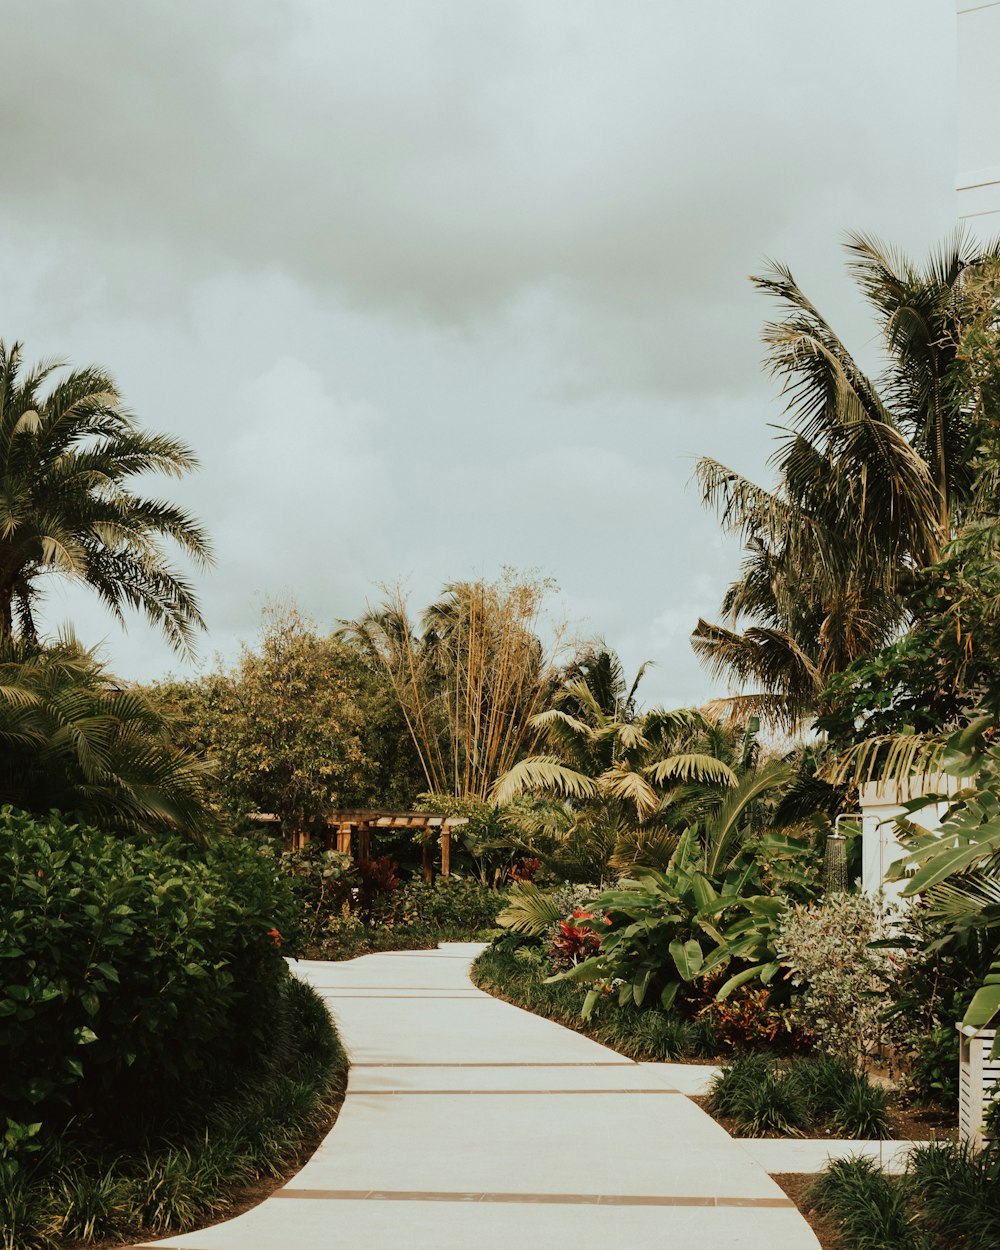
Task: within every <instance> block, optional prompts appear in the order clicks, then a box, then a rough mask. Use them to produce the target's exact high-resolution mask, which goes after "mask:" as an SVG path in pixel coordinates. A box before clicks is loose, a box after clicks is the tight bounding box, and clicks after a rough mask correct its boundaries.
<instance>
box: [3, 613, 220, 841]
mask: <svg viewBox="0 0 1000 1250" xmlns="http://www.w3.org/2000/svg"><path fill="white" fill-rule="evenodd" d="M211 776H212V765H211V764H210V763H208V762H207V761H206V760H205V759H204V758H203V756H202V754H201V753H200V752H198V751H193V750H188V749H185V748H183V747H179V746H177V745H176V743H175V742H174V740H173V733H172V726H171V724H170V722H169V719H168V718H167V717H165V716H163V715H161V714H160V713H159V712H158V711H157V710H156V709H155V707H154V706H153V704H152V703H151V702H150V701H149V700H148V699H147V698H146V697H145V695H143V694H142V692H141V691H138V690H134V689H132V690H130V689H123V688H122V687H120V686H119V685H118V684H117V682H116V681H115V679H114V678H113V677H112V676H110V675H109V674H108V673H106V672H105V671H104V670H103V669H102V668H101V666H100V665H99V664H98V662H97V661H96V659H95V658H94V654H93V652H91V651H87V650H85V649H84V648H82V647H81V646H80V645H79V644H78V643H77V642H76V641H75V640H74V639H73V638H72V637H69V636H67V637H63V638H61V639H59V640H58V641H57V642H56V643H54V644H53V645H52V646H48V647H38V646H35V645H33V644H31V643H29V642H26V641H25V640H23V639H14V640H10V639H8V640H5V641H0V806H2V805H3V804H6V803H9V804H11V805H13V806H14V807H18V808H22V809H23V810H25V811H31V812H35V813H38V814H39V815H44V814H45V813H46V812H49V811H51V810H52V809H53V808H58V809H59V810H61V811H63V812H68V813H73V814H75V815H78V816H80V817H82V818H83V819H85V820H88V821H90V822H92V823H94V824H99V825H100V827H101V828H103V829H108V830H113V831H115V832H118V833H123V834H134V833H160V834H162V833H182V834H185V835H187V836H190V837H194V838H196V839H204V838H205V837H206V836H207V835H208V834H209V833H210V832H211V831H212V830H213V829H214V826H215V823H216V821H215V817H214V816H213V815H212V813H211V811H210V809H209V805H208V788H209V781H210V778H211Z"/></svg>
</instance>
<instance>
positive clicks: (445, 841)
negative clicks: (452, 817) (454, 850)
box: [441, 828, 451, 881]
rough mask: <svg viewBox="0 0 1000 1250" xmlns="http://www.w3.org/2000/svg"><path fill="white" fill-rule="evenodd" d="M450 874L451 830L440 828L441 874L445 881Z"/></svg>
mask: <svg viewBox="0 0 1000 1250" xmlns="http://www.w3.org/2000/svg"><path fill="white" fill-rule="evenodd" d="M450 875H451V830H449V829H447V828H445V829H442V830H441V876H442V877H444V879H445V881H447V880H448V878H449V876H450Z"/></svg>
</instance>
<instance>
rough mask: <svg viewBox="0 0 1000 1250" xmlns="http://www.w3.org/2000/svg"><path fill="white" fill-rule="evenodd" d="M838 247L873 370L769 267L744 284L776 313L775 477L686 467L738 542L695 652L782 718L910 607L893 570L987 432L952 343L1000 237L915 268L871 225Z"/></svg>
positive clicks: (959, 495)
mask: <svg viewBox="0 0 1000 1250" xmlns="http://www.w3.org/2000/svg"><path fill="white" fill-rule="evenodd" d="M847 246H848V251H849V252H850V254H851V257H852V259H851V263H850V269H851V272H852V274H853V276H854V278H855V280H856V281H857V282H858V284H859V286H860V288H861V291H862V293H863V294H864V296H865V297H866V299H867V300H868V302H869V304H870V305H871V306H872V307H873V309H874V311H875V314H876V317H877V320H878V322H879V327H880V330H881V333H882V338H883V342H884V346H885V349H886V352H887V357H888V363H887V367H886V370H885V372H884V373H883V375H882V376H881V378H879V379H878V380H877V381H873V380H872V379H870V378H868V377H867V376H866V375H865V373H864V372H863V371H862V370H861V368H860V367H859V366H858V364H857V363H856V362H855V360H854V359H853V357H852V356H851V354H850V352H849V351H848V350H847V348H846V347H845V346H844V344H843V342H842V341H841V340H840V339H839V338H838V337H837V335H836V333H835V332H834V330H833V329H832V328H831V327H830V325H829V324H828V323H827V322H826V321H825V320H824V318H823V317H822V316H821V314H820V313H819V311H818V310H817V309H816V308H815V307H814V306H813V304H811V303H810V301H809V300H808V299H807V298H806V296H805V295H804V294H803V292H802V291H801V289H800V288H799V286H798V285H797V283H796V282H795V280H794V278H793V277H792V274H791V273H790V272H789V271H788V270H787V269H786V268H784V267H783V266H780V265H779V266H775V267H774V269H773V270H772V272H770V273H769V274H766V275H764V276H763V277H758V278H755V279H753V281H754V282H755V284H756V285H757V287H758V288H759V289H761V290H763V291H765V292H766V293H768V294H769V295H772V296H773V297H775V298H776V299H777V300H778V301H779V303H780V304H781V305H782V306H783V307H784V309H785V310H786V311H785V316H784V317H783V319H781V320H779V321H775V322H771V323H769V324H768V325H767V326H766V328H765V333H764V341H765V343H766V345H767V350H768V360H769V365H770V369H771V372H772V373H773V374H774V375H775V376H777V377H779V378H781V379H782V381H783V384H784V393H785V394H786V395H787V396H788V408H787V411H788V412H789V414H790V415H791V429H790V430H788V431H787V432H786V433H785V435H784V436H783V437H782V440H781V443H780V445H779V447H778V450H777V451H776V453H775V455H774V456H773V457H772V461H771V463H772V464H773V465H774V467H775V468H776V469H777V472H778V485H777V487H776V488H775V489H774V490H766V489H763V488H761V487H759V486H756V485H754V484H753V483H751V482H749V481H747V480H746V479H745V478H743V477H741V476H740V475H739V474H737V473H735V472H733V471H732V470H731V469H728V468H726V467H725V466H724V465H721V464H719V463H718V462H717V461H714V460H711V459H703V460H701V461H700V462H699V464H698V468H697V478H698V481H699V483H700V485H701V487H702V491H703V497H704V500H705V502H706V503H709V504H711V505H713V506H715V507H716V508H717V509H718V510H719V514H720V518H721V521H722V524H723V526H724V527H725V528H726V529H728V530H730V531H731V532H735V533H738V534H740V535H741V536H742V538H743V540H744V542H745V543H746V547H747V556H746V559H745V561H744V565H743V568H742V571H741V576H740V578H739V580H738V581H737V582H736V583H734V585H733V586H731V587H730V589H729V591H728V592H727V594H726V597H725V600H724V601H723V611H724V612H725V613H726V614H727V616H728V618H729V619H728V621H727V623H726V625H717V624H712V623H709V622H707V621H704V620H702V621H699V622H698V626H697V628H696V629H695V632H694V635H693V638H692V643H693V646H694V649H695V651H696V652H697V653H698V655H699V656H700V657H701V658H702V659H703V660H704V661H705V662H706V664H707V665H708V667H709V668H710V669H711V670H713V671H714V672H716V673H717V674H720V675H726V676H728V677H730V678H733V679H735V681H736V683H737V684H739V685H740V686H742V687H744V688H745V687H746V686H750V687H751V690H750V693H745V694H741V695H738V696H735V697H734V699H733V701H732V707H733V708H734V709H735V710H737V711H738V712H739V714H741V715H746V714H747V713H750V712H752V713H755V714H761V715H765V716H767V717H768V718H769V719H770V720H771V721H772V722H776V723H778V724H781V725H783V726H784V727H786V728H792V727H794V725H795V724H796V723H797V722H798V721H799V720H800V719H801V718H802V717H803V716H806V715H808V714H810V713H811V711H812V710H813V708H814V706H815V701H816V696H817V695H818V693H819V691H820V690H821V689H822V688H823V686H824V685H825V681H826V678H827V677H829V676H830V675H831V674H832V673H834V672H836V671H839V670H840V669H842V668H844V667H846V665H847V664H849V663H850V662H851V661H852V660H854V659H856V658H857V657H858V656H859V655H862V654H865V653H866V652H868V651H871V650H873V649H875V648H878V647H880V646H882V645H884V644H885V643H887V642H888V641H890V640H891V638H892V637H893V636H894V635H895V634H896V633H897V632H898V630H899V629H900V627H901V626H902V625H903V623H904V622H905V620H906V617H907V608H906V601H905V595H904V594H903V588H904V584H905V578H906V576H907V574H908V573H909V572H910V571H912V570H914V569H919V568H922V567H925V566H926V565H928V564H930V563H933V562H934V561H936V560H937V559H938V557H939V555H940V552H941V548H942V546H943V544H944V543H945V542H946V541H947V540H948V538H949V537H950V536H951V532H952V527H953V526H954V524H955V523H956V522H957V521H959V520H960V519H961V518H962V515H963V510H964V509H965V508H966V507H967V506H968V503H969V501H970V497H971V491H972V481H973V471H972V461H973V457H974V454H975V451H976V447H977V443H978V439H979V434H980V432H981V429H982V426H981V421H980V419H979V404H978V402H977V396H976V394H974V393H973V391H974V389H975V388H974V386H973V387H972V388H971V389H970V387H969V386H968V385H966V386H963V385H962V384H961V383H962V378H963V374H962V363H963V362H962V361H961V359H960V341H961V338H962V333H963V325H964V322H965V320H966V319H967V317H968V315H969V308H970V306H969V303H968V300H967V295H966V293H967V290H968V289H969V286H970V279H971V284H975V283H976V282H977V281H979V280H981V278H982V276H983V275H984V274H987V275H989V274H992V275H994V280H995V274H996V262H997V259H998V258H1000V240H997V241H996V242H994V243H991V244H989V245H988V246H987V247H985V248H983V247H979V246H976V245H974V244H973V243H972V242H971V241H970V240H968V239H966V238H965V236H964V235H963V234H962V233H961V232H958V233H957V234H956V235H955V236H954V237H953V238H952V239H951V240H949V241H948V242H947V243H946V244H944V245H943V246H942V247H940V248H939V249H937V250H936V251H935V252H933V253H932V255H931V257H930V260H929V261H928V263H927V265H926V266H925V267H924V268H923V269H918V268H917V267H916V266H915V265H914V264H912V262H910V261H909V260H907V259H906V258H905V257H904V256H902V255H901V254H900V253H898V252H897V251H895V250H894V249H892V248H890V247H887V246H886V245H885V244H883V243H880V242H879V241H878V240H876V239H874V238H871V237H869V236H867V235H862V234H855V235H851V236H850V237H849V241H848V244H847ZM754 686H756V690H754V689H753V687H754Z"/></svg>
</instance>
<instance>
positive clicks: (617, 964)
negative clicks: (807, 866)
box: [563, 767, 787, 1015]
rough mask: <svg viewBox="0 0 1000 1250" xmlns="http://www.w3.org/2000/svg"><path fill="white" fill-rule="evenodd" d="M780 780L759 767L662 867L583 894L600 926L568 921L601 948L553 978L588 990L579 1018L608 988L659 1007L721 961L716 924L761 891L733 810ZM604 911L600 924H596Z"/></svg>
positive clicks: (752, 853)
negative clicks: (752, 781)
mask: <svg viewBox="0 0 1000 1250" xmlns="http://www.w3.org/2000/svg"><path fill="white" fill-rule="evenodd" d="M786 780H787V773H786V772H785V771H784V770H783V769H781V768H780V767H772V768H771V769H770V770H762V774H761V775H758V776H757V778H756V781H757V788H756V789H754V788H747V789H746V790H744V791H743V793H742V794H741V796H740V799H741V802H739V803H736V802H734V803H732V804H730V803H729V802H727V803H725V804H724V805H723V807H722V808H721V809H720V811H719V812H718V813H717V814H716V817H715V818H714V820H713V821H712V822H710V823H709V824H707V825H706V826H705V827H704V828H702V829H699V828H698V827H697V826H692V827H690V828H689V829H687V830H686V831H685V832H684V833H683V834H682V835H681V837H680V839H679V841H678V844H677V849H676V850H675V852H674V855H673V857H672V859H671V861H670V864H669V865H668V867H667V869H666V871H664V872H657V871H656V870H654V869H649V868H638V869H636V871H635V874H634V877H633V878H631V879H626V880H623V881H620V882H619V883H618V886H617V887H616V888H614V889H610V890H606V891H604V892H603V893H601V894H599V895H598V896H597V897H596V898H595V899H593V901H592V904H591V911H592V912H593V913H594V914H595V915H596V916H597V917H599V918H601V919H600V922H598V921H595V920H583V919H581V920H577V921H575V922H574V923H576V924H577V925H579V926H581V927H589V928H592V929H594V930H595V931H596V932H598V934H599V936H600V938H601V949H600V951H599V952H598V954H596V955H595V956H593V957H592V958H590V959H587V960H585V961H584V962H583V963H580V964H578V965H577V966H576V967H575V968H573V969H571V970H570V971H568V972H566V973H564V974H563V975H564V976H565V977H567V978H568V979H571V980H573V981H576V982H580V983H587V984H591V985H594V986H595V988H593V989H591V990H590V991H589V992H588V994H587V997H586V999H585V1001H584V1007H583V1011H584V1014H585V1015H587V1014H589V1013H590V1012H591V1011H592V1010H593V1008H594V1005H595V1003H596V1002H597V1000H598V998H599V997H600V994H601V992H602V988H603V987H605V986H611V985H616V986H617V987H618V997H619V1001H620V1002H621V1003H625V1002H626V1001H628V1000H630V999H631V1001H632V1002H634V1003H635V1005H636V1006H641V1005H642V1004H643V1003H644V1002H645V1000H646V997H647V995H649V994H655V995H658V996H659V999H660V1003H661V1005H662V1006H663V1007H664V1008H665V1009H668V1008H669V1007H670V1006H671V1005H672V1004H673V1003H674V1001H675V1000H676V999H677V998H678V995H679V994H681V993H682V991H683V990H684V987H685V986H687V987H692V986H693V984H694V982H695V981H696V980H698V979H699V978H702V977H704V976H706V975H707V974H709V973H711V972H713V971H715V970H716V969H718V968H722V967H725V966H726V965H727V964H728V963H729V962H730V961H731V959H732V958H733V955H732V953H731V949H730V947H729V946H728V945H727V942H726V938H725V936H724V926H725V923H726V922H727V921H729V922H731V921H732V919H734V918H735V914H736V913H737V912H738V911H739V910H742V909H744V908H745V907H746V906H747V904H748V902H749V901H750V900H757V899H758V898H759V897H760V895H761V893H762V886H761V877H760V871H761V867H762V864H763V858H762V857H761V856H760V854H759V852H760V851H761V845H760V842H759V840H758V839H757V838H756V837H755V835H754V833H753V830H752V827H750V826H748V825H747V823H746V822H745V821H744V820H742V819H741V816H743V815H745V812H746V809H747V808H748V807H749V806H750V804H751V803H752V802H753V801H754V800H755V799H756V798H757V797H759V795H760V794H761V793H763V792H764V790H765V789H766V788H768V787H770V788H777V787H778V786H780V785H783V784H784V783H785V781H786ZM779 906H783V904H779ZM604 917H607V918H608V920H609V921H610V925H609V927H607V928H606V929H605V927H604V920H603V918H604ZM778 971H779V968H778V965H777V964H776V963H774V966H773V969H757V970H756V972H755V975H758V976H760V977H761V979H762V980H763V981H764V982H765V983H768V982H769V981H770V980H772V979H773V978H774V976H776V975H777V973H778ZM747 979H749V977H743V978H742V980H747ZM685 992H686V993H689V994H691V993H693V992H694V991H693V990H691V989H688V990H687V991H685Z"/></svg>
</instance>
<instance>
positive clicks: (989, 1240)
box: [907, 1142, 1000, 1250]
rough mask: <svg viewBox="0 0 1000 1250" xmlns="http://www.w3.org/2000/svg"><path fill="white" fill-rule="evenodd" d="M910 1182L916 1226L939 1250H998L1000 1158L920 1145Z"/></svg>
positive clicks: (957, 1147) (989, 1153)
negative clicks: (953, 1248)
mask: <svg viewBox="0 0 1000 1250" xmlns="http://www.w3.org/2000/svg"><path fill="white" fill-rule="evenodd" d="M907 1173H908V1176H907V1181H908V1189H909V1193H910V1202H911V1206H912V1207H913V1208H915V1210H916V1213H917V1222H918V1224H919V1226H920V1228H921V1229H922V1230H923V1231H924V1232H925V1233H926V1234H927V1236H928V1238H929V1240H930V1242H931V1245H932V1246H934V1247H935V1250H937V1247H941V1250H952V1247H955V1246H960V1247H962V1250H994V1247H996V1246H998V1245H1000V1155H998V1153H997V1148H996V1147H995V1146H994V1147H992V1148H991V1149H989V1150H986V1151H982V1152H980V1153H976V1152H975V1151H973V1150H971V1149H970V1148H969V1147H968V1146H965V1145H963V1144H961V1143H950V1142H947V1143H939V1144H935V1145H931V1146H920V1147H918V1148H917V1149H916V1150H915V1151H914V1152H913V1154H912V1155H911V1156H910V1160H909V1164H908V1167H907Z"/></svg>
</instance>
